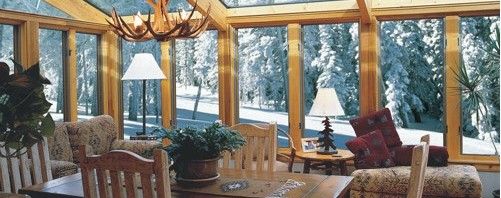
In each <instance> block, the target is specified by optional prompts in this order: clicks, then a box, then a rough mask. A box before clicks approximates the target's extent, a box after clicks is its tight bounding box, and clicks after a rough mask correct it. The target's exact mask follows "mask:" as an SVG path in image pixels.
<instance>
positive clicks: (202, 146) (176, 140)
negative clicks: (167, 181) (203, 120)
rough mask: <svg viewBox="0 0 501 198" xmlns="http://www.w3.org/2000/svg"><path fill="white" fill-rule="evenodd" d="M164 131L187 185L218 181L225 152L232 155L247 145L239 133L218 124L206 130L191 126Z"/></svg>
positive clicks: (176, 168) (180, 176) (179, 177)
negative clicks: (218, 170)
mask: <svg viewBox="0 0 501 198" xmlns="http://www.w3.org/2000/svg"><path fill="white" fill-rule="evenodd" d="M160 131H161V136H162V137H163V138H167V139H169V140H170V145H168V146H167V147H165V149H166V150H167V152H168V154H169V156H170V157H171V158H172V160H173V161H174V164H173V169H174V171H175V172H176V179H177V180H178V181H181V182H185V183H197V182H199V183H200V184H201V183H208V182H209V183H210V181H214V180H216V179H217V178H218V176H219V175H218V173H217V165H218V160H219V158H220V157H221V154H222V152H223V151H229V152H232V151H234V150H236V149H239V148H241V147H242V146H243V145H244V144H245V143H246V142H245V139H244V138H243V137H242V136H241V135H240V133H239V132H237V131H234V130H231V129H229V128H228V127H225V126H223V125H221V124H218V123H214V124H212V125H210V126H208V127H206V128H205V129H195V128H191V127H187V128H182V129H174V130H166V129H160Z"/></svg>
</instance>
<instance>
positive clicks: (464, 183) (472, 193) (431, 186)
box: [351, 165, 482, 197]
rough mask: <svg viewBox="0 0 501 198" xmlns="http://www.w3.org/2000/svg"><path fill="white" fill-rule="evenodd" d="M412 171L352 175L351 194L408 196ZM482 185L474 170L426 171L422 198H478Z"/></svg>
mask: <svg viewBox="0 0 501 198" xmlns="http://www.w3.org/2000/svg"><path fill="white" fill-rule="evenodd" d="M410 172H411V167H410V166H396V167H392V168H381V169H360V170H356V171H354V172H353V173H352V176H353V177H354V179H353V183H352V186H351V189H352V190H355V191H359V192H370V193H380V194H397V195H405V194H407V188H408V185H409V177H410ZM481 194H482V184H481V182H480V177H479V175H478V172H477V170H476V169H475V167H473V166H465V165H450V166H446V167H427V168H426V172H425V181H424V192H423V196H433V197H481Z"/></svg>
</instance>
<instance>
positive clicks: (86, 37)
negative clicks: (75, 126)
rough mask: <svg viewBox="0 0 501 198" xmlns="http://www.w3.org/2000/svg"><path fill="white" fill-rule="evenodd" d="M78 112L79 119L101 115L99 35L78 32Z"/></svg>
mask: <svg viewBox="0 0 501 198" xmlns="http://www.w3.org/2000/svg"><path fill="white" fill-rule="evenodd" d="M76 38H77V112H78V120H87V119H90V118H92V117H95V116H98V115H100V111H99V83H98V82H99V65H98V64H99V62H98V58H99V52H98V47H99V36H97V35H92V34H84V33H77V34H76Z"/></svg>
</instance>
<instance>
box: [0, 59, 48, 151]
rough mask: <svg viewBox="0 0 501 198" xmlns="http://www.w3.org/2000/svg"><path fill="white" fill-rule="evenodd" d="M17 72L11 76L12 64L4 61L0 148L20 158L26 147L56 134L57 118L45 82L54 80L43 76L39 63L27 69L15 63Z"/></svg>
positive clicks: (0, 91) (1, 64) (0, 73)
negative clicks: (55, 118) (55, 119)
mask: <svg viewBox="0 0 501 198" xmlns="http://www.w3.org/2000/svg"><path fill="white" fill-rule="evenodd" d="M14 65H15V69H16V72H15V74H10V75H9V71H10V69H9V66H8V65H7V64H6V63H4V62H0V142H1V144H0V147H4V148H9V149H6V150H7V152H6V153H2V152H0V156H1V157H6V158H11V157H17V156H19V155H21V154H23V153H22V149H23V148H29V147H31V146H32V145H34V144H36V143H38V142H40V141H42V140H43V138H44V137H47V136H50V135H52V134H53V133H54V128H55V124H54V120H53V119H52V117H51V115H50V114H49V113H47V112H48V111H49V108H50V106H51V105H52V104H51V103H50V102H49V101H47V99H46V98H45V94H44V85H46V84H50V81H49V80H47V79H46V78H44V77H43V76H41V75H40V67H39V65H38V63H37V64H35V65H33V66H31V67H30V68H29V69H26V70H24V69H23V67H22V66H21V65H19V64H17V63H15V62H14Z"/></svg>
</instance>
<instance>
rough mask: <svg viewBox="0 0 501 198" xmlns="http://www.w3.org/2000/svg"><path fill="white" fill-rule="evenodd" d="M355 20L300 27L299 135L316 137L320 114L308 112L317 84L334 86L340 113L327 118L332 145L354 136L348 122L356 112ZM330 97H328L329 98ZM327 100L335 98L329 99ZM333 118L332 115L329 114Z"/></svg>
mask: <svg viewBox="0 0 501 198" xmlns="http://www.w3.org/2000/svg"><path fill="white" fill-rule="evenodd" d="M358 46H359V40H358V23H343V24H332V25H308V26H304V27H303V48H304V63H303V64H304V86H305V87H304V100H305V130H304V134H303V136H305V137H318V131H321V130H323V128H324V127H323V125H322V120H324V117H314V116H309V115H308V114H309V112H310V109H311V106H312V105H313V101H314V100H315V98H316V94H317V91H318V89H319V88H334V90H335V92H336V95H337V97H338V100H339V106H341V107H342V109H343V111H344V115H339V116H335V117H334V118H335V120H331V124H332V128H333V129H334V133H335V134H334V136H335V137H334V141H335V145H336V146H337V147H339V148H345V147H346V146H345V142H346V141H348V140H350V139H352V138H353V137H355V132H354V131H353V128H352V127H351V125H350V123H349V119H350V118H354V117H358V115H359V106H360V104H359V99H358V98H359V95H360V94H359V87H360V85H359V84H360V79H359V61H358V49H359V47H358ZM331 99H332V98H331ZM331 102H335V100H334V99H332V101H331ZM331 118H333V117H331Z"/></svg>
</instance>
